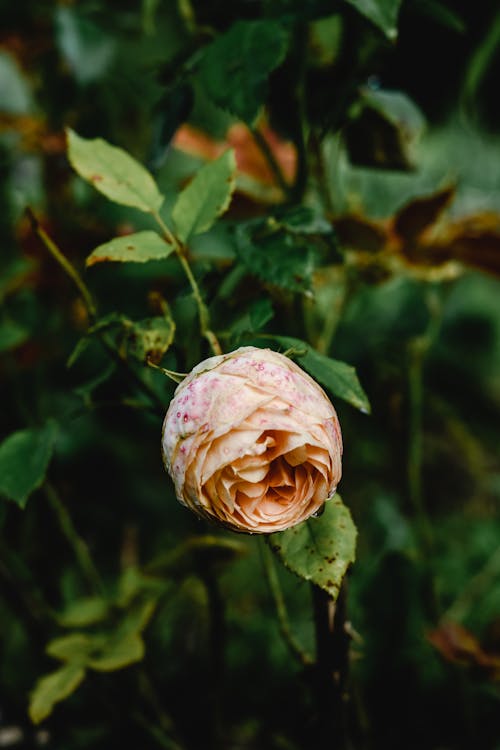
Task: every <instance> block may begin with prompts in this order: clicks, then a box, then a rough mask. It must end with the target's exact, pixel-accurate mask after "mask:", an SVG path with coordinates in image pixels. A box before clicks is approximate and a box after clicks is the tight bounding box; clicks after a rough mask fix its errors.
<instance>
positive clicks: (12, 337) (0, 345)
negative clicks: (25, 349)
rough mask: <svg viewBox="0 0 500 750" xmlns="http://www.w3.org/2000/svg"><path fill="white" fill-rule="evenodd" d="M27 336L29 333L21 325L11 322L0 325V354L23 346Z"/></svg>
mask: <svg viewBox="0 0 500 750" xmlns="http://www.w3.org/2000/svg"><path fill="white" fill-rule="evenodd" d="M29 335H30V332H29V331H28V329H27V328H25V327H24V326H23V325H20V324H19V323H16V322H15V321H13V320H6V321H5V322H3V323H1V324H0V352H6V351H9V350H10V349H15V348H16V346H20V345H21V344H24V342H25V341H26V340H27V339H28V338H29Z"/></svg>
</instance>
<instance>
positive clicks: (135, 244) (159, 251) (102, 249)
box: [86, 230, 174, 266]
mask: <svg viewBox="0 0 500 750" xmlns="http://www.w3.org/2000/svg"><path fill="white" fill-rule="evenodd" d="M173 252H174V248H173V246H172V245H169V244H168V243H167V242H165V240H162V238H161V237H160V235H159V234H157V233H156V232H152V231H149V230H146V231H144V232H136V233H135V234H126V235H125V236H124V237H115V238H114V239H112V240H110V241H109V242H105V243H104V244H103V245H99V247H96V249H95V250H93V251H92V252H91V253H90V255H89V257H88V258H87V260H86V265H87V266H93V265H94V263H102V262H104V261H118V262H120V263H146V262H147V261H148V260H163V258H168V256H169V255H170V254H171V253H173Z"/></svg>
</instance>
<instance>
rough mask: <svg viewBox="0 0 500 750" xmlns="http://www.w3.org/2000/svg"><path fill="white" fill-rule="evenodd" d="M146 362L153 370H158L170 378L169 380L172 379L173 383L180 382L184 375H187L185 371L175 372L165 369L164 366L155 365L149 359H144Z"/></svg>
mask: <svg viewBox="0 0 500 750" xmlns="http://www.w3.org/2000/svg"><path fill="white" fill-rule="evenodd" d="M146 364H147V366H148V367H151V368H152V369H153V370H159V371H160V372H162V373H163V374H164V375H166V376H167V378H170V380H173V381H174V383H182V381H183V380H184V378H185V377H187V373H186V372H175V371H174V370H167V368H166V367H160V365H156V364H155V363H154V362H151V360H150V359H147V360H146Z"/></svg>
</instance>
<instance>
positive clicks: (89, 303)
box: [26, 206, 97, 323]
mask: <svg viewBox="0 0 500 750" xmlns="http://www.w3.org/2000/svg"><path fill="white" fill-rule="evenodd" d="M26 215H27V216H28V218H29V220H30V222H31V227H32V229H33V231H34V232H35V234H36V235H37V237H39V239H40V240H41V241H42V242H43V244H44V245H45V247H46V248H47V250H48V251H49V253H50V254H51V255H52V257H53V258H54V260H55V261H56V262H57V263H59V265H60V266H61V268H62V269H63V270H64V271H65V272H66V273H67V275H68V276H69V277H70V279H72V280H73V282H74V283H75V285H76V287H77V288H78V291H79V292H80V294H81V295H82V299H83V301H84V303H85V307H86V308H87V312H88V314H89V318H90V320H91V322H92V323H93V322H95V320H96V317H97V309H96V305H95V302H94V300H93V298H92V294H91V293H90V290H89V288H88V286H87V285H86V284H85V282H84V280H83V279H82V277H81V276H80V274H79V273H78V271H77V270H76V268H75V267H74V265H73V264H72V263H71V262H70V261H69V260H68V259H67V258H66V256H65V255H64V254H63V253H62V252H61V251H60V249H59V248H58V247H57V245H56V243H55V242H54V241H53V240H52V239H51V237H49V235H48V234H47V232H46V231H45V230H44V229H43V228H42V227H41V226H40V223H39V221H38V219H37V218H36V216H35V214H34V213H33V210H32V209H31V208H30V207H29V206H28V207H27V208H26Z"/></svg>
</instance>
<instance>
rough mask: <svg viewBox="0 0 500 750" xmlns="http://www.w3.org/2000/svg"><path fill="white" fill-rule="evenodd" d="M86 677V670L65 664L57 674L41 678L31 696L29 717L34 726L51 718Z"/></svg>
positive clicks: (75, 665)
mask: <svg viewBox="0 0 500 750" xmlns="http://www.w3.org/2000/svg"><path fill="white" fill-rule="evenodd" d="M84 677H85V669H84V668H83V667H81V666H79V665H77V664H65V665H64V666H63V667H61V668H60V669H58V670H57V671H56V672H52V673H51V674H48V675H46V676H45V677H41V678H40V679H39V680H38V682H37V683H36V685H35V688H34V690H33V692H32V693H31V696H30V704H29V709H28V712H29V715H30V719H31V721H32V722H33V723H34V724H39V723H40V722H41V721H43V720H44V719H46V718H47V716H50V714H51V713H52V710H53V708H54V706H55V704H56V703H59V702H60V701H63V700H64V699H65V698H67V697H68V696H70V695H71V693H74V691H75V690H76V689H77V687H78V686H79V685H80V683H81V682H82V680H83V678H84Z"/></svg>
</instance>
